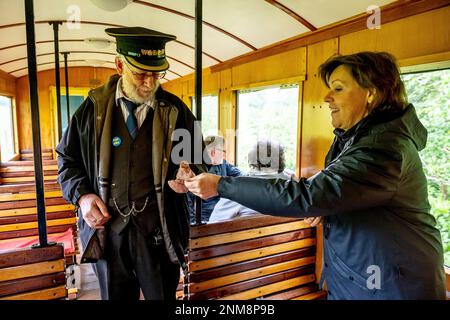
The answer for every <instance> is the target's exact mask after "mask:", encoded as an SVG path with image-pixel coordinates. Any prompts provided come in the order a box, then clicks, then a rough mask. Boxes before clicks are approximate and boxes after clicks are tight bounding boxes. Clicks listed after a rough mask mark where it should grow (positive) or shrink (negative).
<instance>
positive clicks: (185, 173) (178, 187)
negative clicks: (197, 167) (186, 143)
mask: <svg viewBox="0 0 450 320" xmlns="http://www.w3.org/2000/svg"><path fill="white" fill-rule="evenodd" d="M194 176H195V174H194V172H193V171H192V170H191V167H189V164H188V163H187V162H186V161H181V163H180V168H178V172H177V176H176V179H175V180H169V181H167V183H168V184H169V187H170V188H171V189H172V190H173V191H175V192H176V193H186V192H188V191H189V190H188V188H186V186H185V185H184V181H185V180H187V179H189V178H192V177H194Z"/></svg>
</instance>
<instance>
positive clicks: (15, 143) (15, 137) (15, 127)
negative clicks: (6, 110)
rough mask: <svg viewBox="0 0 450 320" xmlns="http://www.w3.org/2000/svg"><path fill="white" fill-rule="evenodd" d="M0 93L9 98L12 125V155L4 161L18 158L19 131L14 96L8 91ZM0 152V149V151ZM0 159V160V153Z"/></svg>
mask: <svg viewBox="0 0 450 320" xmlns="http://www.w3.org/2000/svg"><path fill="white" fill-rule="evenodd" d="M0 95H1V96H3V97H6V98H9V99H10V100H11V114H12V127H13V149H14V150H13V152H14V155H13V156H12V157H11V158H9V159H6V161H14V160H19V158H20V153H19V139H18V137H19V131H18V122H17V104H16V96H15V95H13V94H11V93H8V92H3V91H0ZM0 152H1V151H0ZM0 160H1V154H0Z"/></svg>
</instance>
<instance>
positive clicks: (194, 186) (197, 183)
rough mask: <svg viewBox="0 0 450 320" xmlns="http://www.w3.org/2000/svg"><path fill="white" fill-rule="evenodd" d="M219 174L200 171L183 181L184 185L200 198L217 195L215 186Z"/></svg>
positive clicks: (217, 183)
mask: <svg viewBox="0 0 450 320" xmlns="http://www.w3.org/2000/svg"><path fill="white" fill-rule="evenodd" d="M220 178H221V177H220V176H218V175H215V174H211V173H202V174H200V175H198V176H196V177H193V178H190V179H187V180H185V181H184V185H185V186H186V187H187V188H188V189H189V191H190V192H192V193H193V194H195V195H196V196H198V197H200V198H202V199H208V198H211V197H214V196H217V195H219V193H218V192H217V188H218V186H219V180H220Z"/></svg>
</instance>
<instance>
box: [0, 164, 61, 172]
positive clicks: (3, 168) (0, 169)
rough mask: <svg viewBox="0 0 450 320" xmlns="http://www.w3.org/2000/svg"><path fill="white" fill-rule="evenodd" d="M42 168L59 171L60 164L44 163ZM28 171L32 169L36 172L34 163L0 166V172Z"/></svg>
mask: <svg viewBox="0 0 450 320" xmlns="http://www.w3.org/2000/svg"><path fill="white" fill-rule="evenodd" d="M42 169H43V170H44V171H58V165H57V164H52V165H43V166H42ZM24 171H25V172H27V171H31V172H34V165H31V166H4V165H2V166H0V172H1V173H6V172H24Z"/></svg>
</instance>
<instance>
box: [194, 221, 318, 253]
mask: <svg viewBox="0 0 450 320" xmlns="http://www.w3.org/2000/svg"><path fill="white" fill-rule="evenodd" d="M310 227H311V226H310V225H309V224H307V223H306V222H304V221H303V220H297V221H293V222H287V223H282V224H277V225H273V226H266V227H262V228H255V229H248V230H243V231H235V232H227V233H222V234H216V235H212V236H207V237H201V238H196V239H191V240H189V248H190V249H191V250H195V249H199V248H204V247H209V246H213V245H217V244H226V243H230V242H237V241H242V240H247V239H254V238H260V237H264V236H269V235H273V234H277V233H283V232H287V231H292V230H297V229H306V228H310Z"/></svg>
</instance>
